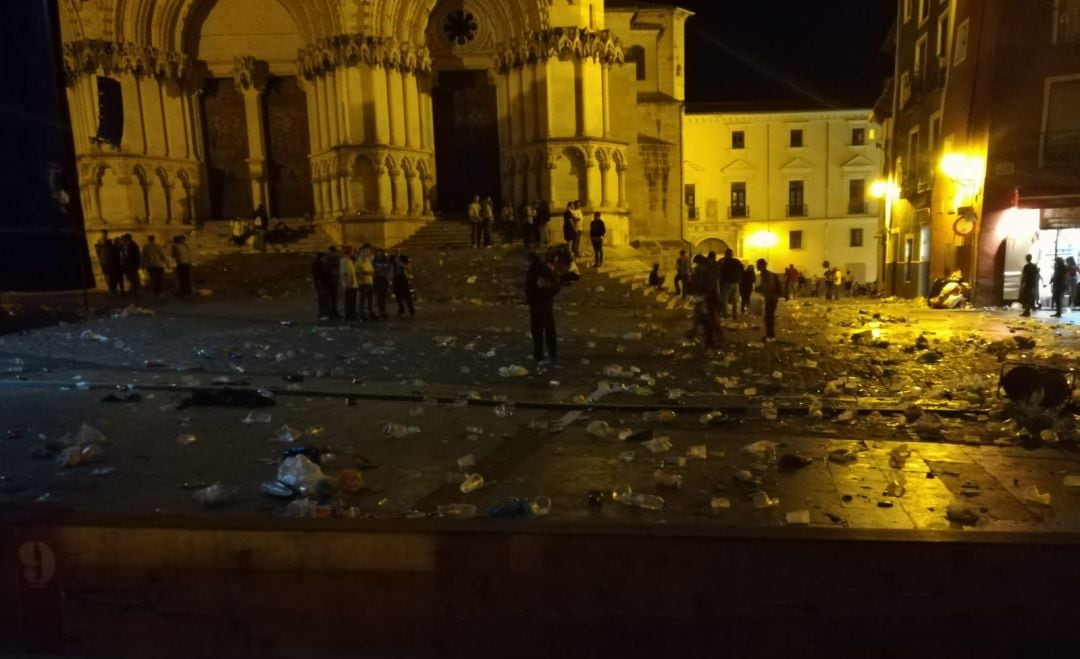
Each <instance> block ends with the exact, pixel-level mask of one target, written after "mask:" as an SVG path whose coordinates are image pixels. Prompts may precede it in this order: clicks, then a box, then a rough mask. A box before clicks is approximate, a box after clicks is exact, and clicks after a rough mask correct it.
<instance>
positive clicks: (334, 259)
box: [322, 245, 341, 319]
mask: <svg viewBox="0 0 1080 659" xmlns="http://www.w3.org/2000/svg"><path fill="white" fill-rule="evenodd" d="M339 261H341V252H339V251H338V248H337V247H335V246H333V245H331V246H330V247H329V248H328V249H327V250H326V258H325V259H323V271H322V276H323V286H325V287H326V299H327V310H328V311H329V312H330V313H329V314H328V315H329V317H330V318H331V319H337V318H341V314H339V313H338V305H337V302H338V293H339V291H340V288H339V284H340V278H341V275H340V272H341V264H340V263H339Z"/></svg>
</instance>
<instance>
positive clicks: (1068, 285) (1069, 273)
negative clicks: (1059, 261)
mask: <svg viewBox="0 0 1080 659" xmlns="http://www.w3.org/2000/svg"><path fill="white" fill-rule="evenodd" d="M1077 274H1078V273H1077V269H1076V259H1074V258H1073V257H1071V256H1070V257H1068V258H1067V259H1065V293H1066V294H1067V295H1068V296H1069V309H1075V308H1076V283H1077V279H1078V278H1077Z"/></svg>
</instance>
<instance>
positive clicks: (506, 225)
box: [499, 200, 516, 245]
mask: <svg viewBox="0 0 1080 659" xmlns="http://www.w3.org/2000/svg"><path fill="white" fill-rule="evenodd" d="M515 221H516V218H515V217H514V202H513V200H509V201H505V202H503V205H502V210H501V211H500V214H499V222H500V223H501V224H502V242H503V244H504V245H509V244H511V243H513V242H514V222H515Z"/></svg>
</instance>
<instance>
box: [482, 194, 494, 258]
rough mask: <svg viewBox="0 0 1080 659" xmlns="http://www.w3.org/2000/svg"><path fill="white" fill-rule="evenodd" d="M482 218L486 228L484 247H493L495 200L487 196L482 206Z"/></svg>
mask: <svg viewBox="0 0 1080 659" xmlns="http://www.w3.org/2000/svg"><path fill="white" fill-rule="evenodd" d="M480 219H481V220H482V221H483V222H482V226H483V228H484V247H491V225H492V224H493V223H494V222H495V202H494V201H492V200H491V197H485V198H484V203H483V204H482V205H481V206H480Z"/></svg>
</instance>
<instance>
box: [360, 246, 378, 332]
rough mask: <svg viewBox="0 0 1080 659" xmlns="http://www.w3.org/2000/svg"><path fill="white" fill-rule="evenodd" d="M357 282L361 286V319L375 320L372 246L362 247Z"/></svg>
mask: <svg viewBox="0 0 1080 659" xmlns="http://www.w3.org/2000/svg"><path fill="white" fill-rule="evenodd" d="M356 280H357V283H358V284H359V285H360V302H359V305H360V318H361V319H362V320H375V305H374V300H375V295H374V292H375V265H374V264H373V263H372V261H371V245H364V246H363V247H361V248H360V255H359V256H357V257H356Z"/></svg>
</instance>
